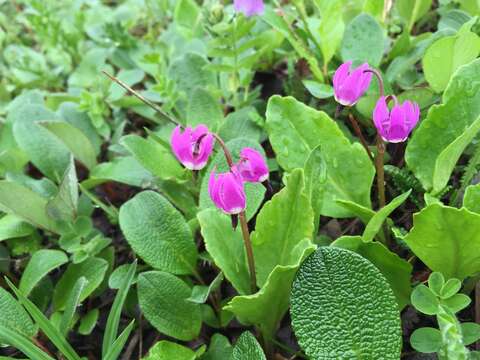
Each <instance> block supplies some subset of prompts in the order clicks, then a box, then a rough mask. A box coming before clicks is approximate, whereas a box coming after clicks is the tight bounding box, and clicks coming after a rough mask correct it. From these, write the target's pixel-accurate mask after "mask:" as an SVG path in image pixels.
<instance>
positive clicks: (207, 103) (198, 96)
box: [187, 86, 223, 131]
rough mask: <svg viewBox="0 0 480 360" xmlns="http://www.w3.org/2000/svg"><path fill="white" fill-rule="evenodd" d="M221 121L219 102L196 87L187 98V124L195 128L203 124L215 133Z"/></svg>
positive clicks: (221, 114) (202, 88)
mask: <svg viewBox="0 0 480 360" xmlns="http://www.w3.org/2000/svg"><path fill="white" fill-rule="evenodd" d="M222 120H223V111H222V108H221V106H220V101H219V100H218V99H216V98H215V97H213V96H212V94H211V93H210V92H208V91H207V90H205V88H204V87H203V86H202V87H197V88H195V90H193V92H192V93H191V94H189V98H188V106H187V124H188V125H190V126H192V127H195V126H197V125H199V124H205V125H207V127H208V128H209V129H210V131H216V129H217V128H218V126H219V125H220V124H221V122H222Z"/></svg>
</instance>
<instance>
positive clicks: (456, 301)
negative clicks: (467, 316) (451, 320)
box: [440, 294, 472, 313]
mask: <svg viewBox="0 0 480 360" xmlns="http://www.w3.org/2000/svg"><path fill="white" fill-rule="evenodd" d="M471 302H472V299H470V297H469V296H468V295H465V294H455V295H453V296H452V297H449V298H448V299H442V300H441V301H440V303H441V304H442V306H444V307H445V306H446V307H448V308H449V309H450V311H452V312H453V313H457V312H459V311H462V310H463V309H465V308H467V307H468V306H469V305H470V303H471Z"/></svg>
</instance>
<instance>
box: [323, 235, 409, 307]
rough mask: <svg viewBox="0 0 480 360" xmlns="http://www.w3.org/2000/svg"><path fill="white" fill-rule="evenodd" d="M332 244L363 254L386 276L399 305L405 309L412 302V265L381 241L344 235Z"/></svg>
mask: <svg viewBox="0 0 480 360" xmlns="http://www.w3.org/2000/svg"><path fill="white" fill-rule="evenodd" d="M331 246H335V247H340V248H343V249H347V250H350V251H354V252H356V253H357V254H360V255H362V256H363V257H364V258H365V259H367V260H369V261H370V262H371V263H372V264H373V265H375V266H376V267H377V269H378V270H380V272H381V273H382V274H383V276H385V278H386V279H387V280H388V283H389V284H390V287H391V288H392V290H393V292H394V293H395V296H396V298H397V302H398V307H399V308H400V309H403V308H404V307H405V305H407V304H408V303H410V293H411V292H412V286H411V283H410V279H411V277H412V265H411V264H410V263H409V262H408V261H405V260H404V259H402V258H401V257H400V256H398V255H397V254H395V253H394V252H392V251H390V250H388V249H387V248H386V247H385V246H384V245H383V244H381V243H379V242H375V241H373V242H368V243H365V242H363V241H362V238H361V237H360V236H342V237H340V238H338V239H337V240H335V241H334V242H333V243H332V244H331Z"/></svg>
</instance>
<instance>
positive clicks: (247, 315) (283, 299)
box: [224, 245, 315, 339]
mask: <svg viewBox="0 0 480 360" xmlns="http://www.w3.org/2000/svg"><path fill="white" fill-rule="evenodd" d="M314 250H315V246H314V245H311V246H310V247H308V248H306V249H305V251H304V252H303V254H302V255H301V257H300V258H299V259H298V260H297V263H296V264H294V265H290V266H276V267H275V268H274V269H273V271H272V272H271V273H270V275H269V276H268V278H267V281H266V282H265V284H264V285H263V286H262V288H261V289H260V290H259V291H258V292H257V293H255V294H253V295H243V296H235V297H234V298H233V299H232V300H230V302H229V303H228V305H227V306H226V307H224V309H225V310H228V311H230V312H232V313H234V314H235V316H236V317H237V318H238V320H239V321H240V322H241V323H243V324H245V325H256V326H258V327H259V328H260V330H261V332H262V335H263V336H264V337H266V338H267V339H272V338H273V337H274V334H275V330H276V329H277V327H278V325H279V323H280V321H281V320H282V318H283V316H284V315H285V313H286V312H287V310H288V307H289V302H290V291H291V288H292V282H293V279H294V277H295V273H296V272H297V270H298V268H299V266H300V264H301V262H302V260H303V259H304V258H305V257H306V256H308V255H309V254H310V253H312V252H313V251H314Z"/></svg>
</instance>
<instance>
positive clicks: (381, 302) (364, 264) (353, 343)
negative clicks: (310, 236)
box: [290, 247, 402, 360]
mask: <svg viewBox="0 0 480 360" xmlns="http://www.w3.org/2000/svg"><path fill="white" fill-rule="evenodd" d="M379 309H381V311H379ZM290 313H291V316H292V324H293V329H294V331H295V335H296V336H297V339H298V341H299V344H300V345H301V347H302V348H303V349H304V351H305V353H306V354H307V356H309V357H311V358H313V359H318V360H320V359H325V360H330V359H350V358H365V359H385V360H387V359H392V360H394V359H395V360H397V359H399V358H400V353H401V347H402V331H401V327H400V313H399V311H398V305H397V302H396V300H395V296H394V294H393V291H392V289H391V288H390V286H389V284H388V282H387V280H386V279H385V278H384V277H383V275H382V274H381V273H380V271H379V270H378V269H377V268H376V267H375V266H374V265H373V264H372V263H370V262H369V261H368V260H366V259H365V258H363V257H362V256H360V255H358V254H356V253H354V252H352V251H349V250H345V249H340V248H335V247H321V248H319V249H318V250H317V251H316V252H315V253H314V254H312V255H310V257H308V258H307V259H306V260H305V262H304V263H303V264H302V266H301V267H300V269H299V271H298V273H297V276H296V278H295V281H294V283H293V289H292V299H291V310H290Z"/></svg>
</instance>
